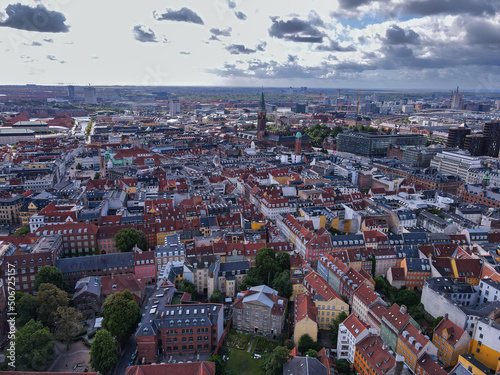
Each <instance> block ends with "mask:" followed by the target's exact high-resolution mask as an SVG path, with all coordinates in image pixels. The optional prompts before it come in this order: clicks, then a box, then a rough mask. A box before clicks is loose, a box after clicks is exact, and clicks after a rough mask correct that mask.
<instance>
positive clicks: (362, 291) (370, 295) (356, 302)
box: [352, 284, 386, 323]
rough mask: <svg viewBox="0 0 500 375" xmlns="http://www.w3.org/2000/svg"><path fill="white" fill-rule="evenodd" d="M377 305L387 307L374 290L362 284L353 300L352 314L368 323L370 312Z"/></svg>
mask: <svg viewBox="0 0 500 375" xmlns="http://www.w3.org/2000/svg"><path fill="white" fill-rule="evenodd" d="M375 305H386V303H385V302H384V300H383V299H382V298H381V297H380V296H379V295H377V294H375V292H374V291H373V290H371V289H370V288H368V287H367V286H366V285H365V284H362V285H361V286H360V287H359V288H358V289H357V290H356V291H355V292H354V296H353V298H352V312H353V313H354V315H356V316H357V317H358V318H359V319H360V320H361V321H362V322H365V323H366V322H367V321H368V311H369V309H370V308H371V307H373V306H375Z"/></svg>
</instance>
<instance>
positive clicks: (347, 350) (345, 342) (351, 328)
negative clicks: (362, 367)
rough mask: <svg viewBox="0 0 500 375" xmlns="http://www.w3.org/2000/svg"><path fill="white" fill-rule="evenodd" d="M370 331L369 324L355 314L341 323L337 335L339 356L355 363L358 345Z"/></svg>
mask: <svg viewBox="0 0 500 375" xmlns="http://www.w3.org/2000/svg"><path fill="white" fill-rule="evenodd" d="M369 333H370V328H369V327H368V325H366V324H365V323H363V322H362V321H361V320H359V319H358V318H357V317H356V316H355V315H354V314H351V315H349V317H348V318H347V319H346V320H344V321H343V322H342V323H340V324H339V329H338V337H337V358H338V359H345V360H347V361H349V362H350V363H354V354H355V352H356V345H357V344H358V343H359V342H360V341H362V340H364V338H365V337H367V336H368V335H369Z"/></svg>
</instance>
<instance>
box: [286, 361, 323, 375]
mask: <svg viewBox="0 0 500 375" xmlns="http://www.w3.org/2000/svg"><path fill="white" fill-rule="evenodd" d="M283 375H328V370H327V368H326V367H325V366H324V365H323V364H322V363H321V362H320V361H319V360H318V359H317V358H309V357H295V358H293V359H292V360H290V361H288V362H287V363H285V364H284V365H283Z"/></svg>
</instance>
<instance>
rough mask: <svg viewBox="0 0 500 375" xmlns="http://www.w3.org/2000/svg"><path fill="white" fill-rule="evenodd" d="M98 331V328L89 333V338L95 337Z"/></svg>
mask: <svg viewBox="0 0 500 375" xmlns="http://www.w3.org/2000/svg"><path fill="white" fill-rule="evenodd" d="M97 331H98V330H97V329H96V330H95V331H92V332H90V333H89V335H88V336H89V339H91V338H93V337H94V336H95V334H96V333H97Z"/></svg>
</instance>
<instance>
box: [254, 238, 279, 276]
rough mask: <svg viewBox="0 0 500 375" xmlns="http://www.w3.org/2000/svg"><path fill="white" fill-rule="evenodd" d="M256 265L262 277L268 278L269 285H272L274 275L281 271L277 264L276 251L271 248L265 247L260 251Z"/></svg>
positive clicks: (256, 257) (256, 258)
mask: <svg viewBox="0 0 500 375" xmlns="http://www.w3.org/2000/svg"><path fill="white" fill-rule="evenodd" d="M255 265H256V267H257V269H258V270H259V271H260V272H261V273H262V275H265V276H266V279H267V285H269V284H270V283H271V280H272V278H273V277H274V273H275V272H278V271H279V270H280V269H279V265H278V263H277V262H276V251H274V250H273V249H271V248H269V247H263V248H262V249H260V250H259V251H258V253H257V255H256V256H255Z"/></svg>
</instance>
